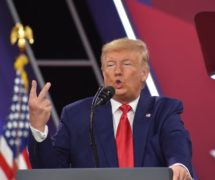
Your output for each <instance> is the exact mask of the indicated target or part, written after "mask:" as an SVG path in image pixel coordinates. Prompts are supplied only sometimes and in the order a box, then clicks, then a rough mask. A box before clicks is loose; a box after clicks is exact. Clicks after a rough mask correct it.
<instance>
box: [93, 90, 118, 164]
mask: <svg viewBox="0 0 215 180" xmlns="http://www.w3.org/2000/svg"><path fill="white" fill-rule="evenodd" d="M114 94H115V90H114V88H113V87H111V86H108V87H99V89H98V91H97V92H96V94H95V96H94V98H93V101H92V105H91V110H90V127H89V133H90V145H91V147H92V151H93V156H94V159H95V165H96V167H99V156H98V151H97V147H96V140H95V132H94V113H95V108H96V107H97V106H99V105H103V104H106V103H107V102H108V101H109V100H110V99H111V98H112V97H113V95H114Z"/></svg>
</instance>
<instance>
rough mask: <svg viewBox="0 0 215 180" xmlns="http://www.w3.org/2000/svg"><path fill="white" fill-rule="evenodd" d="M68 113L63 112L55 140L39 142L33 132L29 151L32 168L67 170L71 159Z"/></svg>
mask: <svg viewBox="0 0 215 180" xmlns="http://www.w3.org/2000/svg"><path fill="white" fill-rule="evenodd" d="M65 118H66V112H65V110H63V113H62V121H61V122H60V125H59V127H58V130H57V133H56V135H55V136H53V138H51V137H50V135H48V137H47V138H46V139H45V140H44V141H43V142H40V143H39V142H37V141H36V140H35V139H34V137H33V135H32V133H31V131H30V136H29V143H28V151H29V157H30V161H31V165H32V168H67V167H69V166H70V159H69V144H68V143H69V133H68V130H67V128H66V127H65V124H64V119H65Z"/></svg>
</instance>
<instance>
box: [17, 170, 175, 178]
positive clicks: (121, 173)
mask: <svg viewBox="0 0 215 180" xmlns="http://www.w3.org/2000/svg"><path fill="white" fill-rule="evenodd" d="M172 174H173V173H172V170H171V169H170V168H160V167H158V168H154V167H153V168H151V167H150V168H129V169H127V168H125V169H124V168H123V169H122V168H83V169H75V168H70V169H32V170H19V171H17V176H16V180H38V179H39V180H172Z"/></svg>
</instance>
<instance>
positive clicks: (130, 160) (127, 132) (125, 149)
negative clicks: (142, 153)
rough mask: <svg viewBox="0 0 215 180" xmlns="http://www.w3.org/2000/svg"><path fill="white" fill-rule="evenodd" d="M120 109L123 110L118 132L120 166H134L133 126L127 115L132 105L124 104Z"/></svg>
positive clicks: (117, 142) (117, 143)
mask: <svg viewBox="0 0 215 180" xmlns="http://www.w3.org/2000/svg"><path fill="white" fill-rule="evenodd" d="M119 109H120V110H121V111H122V116H121V118H120V122H119V125H118V128H117V133H116V146H117V155H118V163H119V167H121V168H129V167H134V150H133V137H132V131H131V126H130V123H129V121H128V117H127V112H128V111H130V110H131V106H129V105H127V104H123V105H122V106H120V108H119Z"/></svg>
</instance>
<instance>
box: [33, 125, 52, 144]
mask: <svg viewBox="0 0 215 180" xmlns="http://www.w3.org/2000/svg"><path fill="white" fill-rule="evenodd" d="M30 129H31V132H32V135H33V137H34V139H35V140H36V141H37V142H43V141H44V140H45V139H46V138H47V136H48V126H47V125H46V126H45V131H44V132H41V131H39V130H37V129H35V128H33V127H32V126H31V125H30Z"/></svg>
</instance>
